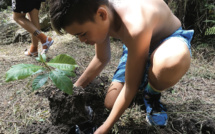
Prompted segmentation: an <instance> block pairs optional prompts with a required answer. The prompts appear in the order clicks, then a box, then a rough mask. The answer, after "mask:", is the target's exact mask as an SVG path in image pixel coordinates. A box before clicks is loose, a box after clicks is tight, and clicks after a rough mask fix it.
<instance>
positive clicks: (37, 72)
mask: <svg viewBox="0 0 215 134" xmlns="http://www.w3.org/2000/svg"><path fill="white" fill-rule="evenodd" d="M45 70H46V69H45V68H42V69H40V70H38V71H36V72H35V73H33V74H32V75H35V74H39V73H42V72H43V71H45Z"/></svg>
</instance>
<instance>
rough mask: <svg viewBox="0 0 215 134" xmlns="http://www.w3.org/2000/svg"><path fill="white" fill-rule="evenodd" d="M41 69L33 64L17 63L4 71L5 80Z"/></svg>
mask: <svg viewBox="0 0 215 134" xmlns="http://www.w3.org/2000/svg"><path fill="white" fill-rule="evenodd" d="M40 69H42V67H41V66H36V65H33V64H18V65H14V66H12V67H11V68H10V70H8V71H7V73H6V80H5V81H6V82H9V81H14V80H20V79H24V78H27V77H28V76H30V75H33V74H34V73H35V72H37V71H38V70H40Z"/></svg>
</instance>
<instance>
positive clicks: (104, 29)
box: [64, 9, 110, 45]
mask: <svg viewBox="0 0 215 134" xmlns="http://www.w3.org/2000/svg"><path fill="white" fill-rule="evenodd" d="M94 19H95V21H94V22H92V21H87V22H85V23H84V24H79V23H76V22H74V23H72V24H71V25H69V26H67V27H65V29H64V30H65V31H66V32H67V33H69V34H71V35H77V36H78V38H79V39H80V41H81V42H85V43H86V44H90V45H94V44H95V43H97V44H101V43H103V42H104V41H105V40H106V39H107V37H108V33H109V26H110V21H109V19H108V17H107V12H105V10H104V9H101V11H99V9H98V11H97V13H96V15H95V17H94Z"/></svg>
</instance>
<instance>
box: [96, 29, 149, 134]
mask: <svg viewBox="0 0 215 134" xmlns="http://www.w3.org/2000/svg"><path fill="white" fill-rule="evenodd" d="M151 37H152V30H151V29H145V30H144V31H143V32H141V34H139V35H138V36H137V37H135V40H134V42H131V43H130V44H128V45H127V47H128V58H127V64H126V74H125V86H124V87H123V89H122V90H121V92H120V94H119V96H118V97H117V99H116V101H115V103H114V106H113V108H112V111H111V113H110V115H109V117H108V118H107V120H106V121H105V122H104V124H103V125H102V126H101V127H100V128H98V129H97V131H96V132H95V134H99V133H108V131H109V130H110V129H111V128H112V126H113V125H114V123H115V122H116V121H117V120H118V119H119V117H120V116H121V115H122V114H123V112H124V111H125V109H126V108H127V107H128V106H129V104H130V103H131V101H132V99H133V98H134V96H135V95H136V93H137V90H138V87H139V85H140V82H141V79H142V76H143V72H144V66H145V63H146V60H147V58H148V51H149V45H150V41H151Z"/></svg>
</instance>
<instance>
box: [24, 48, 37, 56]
mask: <svg viewBox="0 0 215 134" xmlns="http://www.w3.org/2000/svg"><path fill="white" fill-rule="evenodd" d="M24 54H25V55H26V56H33V57H37V56H38V52H37V51H36V52H30V50H27V49H26V50H25V53H24Z"/></svg>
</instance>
